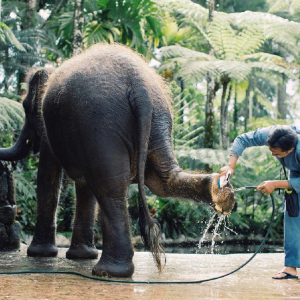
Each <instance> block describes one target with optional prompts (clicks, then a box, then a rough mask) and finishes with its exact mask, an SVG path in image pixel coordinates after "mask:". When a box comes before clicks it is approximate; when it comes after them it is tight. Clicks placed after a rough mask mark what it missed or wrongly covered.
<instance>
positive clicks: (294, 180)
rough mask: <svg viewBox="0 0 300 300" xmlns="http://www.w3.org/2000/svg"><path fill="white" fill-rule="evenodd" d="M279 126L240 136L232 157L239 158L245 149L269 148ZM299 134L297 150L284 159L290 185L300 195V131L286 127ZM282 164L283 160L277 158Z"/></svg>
mask: <svg viewBox="0 0 300 300" xmlns="http://www.w3.org/2000/svg"><path fill="white" fill-rule="evenodd" d="M277 126H278V125H275V126H270V127H264V128H258V129H256V130H255V131H251V132H247V133H244V134H241V135H239V136H238V137H236V139H235V140H234V142H233V144H232V147H231V150H230V155H232V156H235V157H239V156H241V155H242V153H243V151H244V150H245V148H248V147H255V146H267V145H268V144H267V139H268V136H269V134H270V132H271V131H273V130H274V129H275V128H276V127H277ZM286 126H287V127H289V128H291V129H292V130H294V131H296V133H297V134H298V143H297V146H296V147H295V149H294V150H293V151H292V152H291V153H290V154H289V155H287V156H286V157H285V158H284V166H285V167H286V168H287V169H289V170H290V179H289V185H290V187H292V188H293V189H295V191H296V192H297V193H300V129H299V128H297V127H296V126H295V125H286ZM277 159H278V160H279V162H280V163H281V164H282V158H277Z"/></svg>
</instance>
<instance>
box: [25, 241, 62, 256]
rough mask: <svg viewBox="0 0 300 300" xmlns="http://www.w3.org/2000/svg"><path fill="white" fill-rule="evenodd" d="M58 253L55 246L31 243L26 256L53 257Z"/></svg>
mask: <svg viewBox="0 0 300 300" xmlns="http://www.w3.org/2000/svg"><path fill="white" fill-rule="evenodd" d="M57 253H58V250H57V247H56V245H55V244H49V243H43V244H38V243H35V242H32V243H31V244H30V246H29V247H28V249H27V255H28V256H33V257H54V256H56V255H57Z"/></svg>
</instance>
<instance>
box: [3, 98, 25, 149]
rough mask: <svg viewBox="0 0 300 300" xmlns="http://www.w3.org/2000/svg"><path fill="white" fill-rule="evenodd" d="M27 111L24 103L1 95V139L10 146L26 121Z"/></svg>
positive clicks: (5, 144)
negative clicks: (24, 108)
mask: <svg viewBox="0 0 300 300" xmlns="http://www.w3.org/2000/svg"><path fill="white" fill-rule="evenodd" d="M24 118H25V113H24V110H23V106H22V104H20V103H18V102H16V101H14V100H10V99H8V98H4V97H0V140H1V143H2V147H3V146H8V145H10V144H11V143H12V142H14V141H15V140H16V136H17V135H18V133H19V132H20V129H21V126H22V124H23V122H24Z"/></svg>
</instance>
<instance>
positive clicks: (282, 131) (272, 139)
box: [267, 125, 298, 152]
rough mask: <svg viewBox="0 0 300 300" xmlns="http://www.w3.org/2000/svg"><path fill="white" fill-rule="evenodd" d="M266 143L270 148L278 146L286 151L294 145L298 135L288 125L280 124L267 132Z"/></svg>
mask: <svg viewBox="0 0 300 300" xmlns="http://www.w3.org/2000/svg"><path fill="white" fill-rule="evenodd" d="M267 143H268V145H269V147H271V148H280V149H281V150H282V151H283V152H287V151H289V150H291V149H292V148H295V147H296V145H297V143H298V135H297V133H296V132H295V131H294V130H292V129H291V128H290V127H288V126H286V125H281V126H278V127H276V128H275V129H274V130H273V131H272V132H271V133H270V134H269V136H268V138H267Z"/></svg>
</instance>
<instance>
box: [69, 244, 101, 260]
mask: <svg viewBox="0 0 300 300" xmlns="http://www.w3.org/2000/svg"><path fill="white" fill-rule="evenodd" d="M66 258H68V259H78V258H82V259H95V258H98V250H97V248H96V247H95V246H94V245H92V246H88V245H86V244H78V245H71V246H70V248H69V250H68V251H67V253H66Z"/></svg>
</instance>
